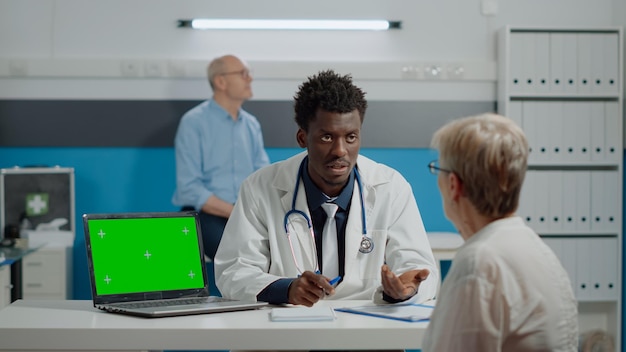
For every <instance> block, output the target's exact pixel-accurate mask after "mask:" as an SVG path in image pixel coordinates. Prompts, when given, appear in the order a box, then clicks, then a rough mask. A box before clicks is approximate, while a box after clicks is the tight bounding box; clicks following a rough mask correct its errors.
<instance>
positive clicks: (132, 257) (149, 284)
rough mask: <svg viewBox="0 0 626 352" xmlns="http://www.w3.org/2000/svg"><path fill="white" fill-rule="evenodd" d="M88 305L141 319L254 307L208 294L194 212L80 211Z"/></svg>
mask: <svg viewBox="0 0 626 352" xmlns="http://www.w3.org/2000/svg"><path fill="white" fill-rule="evenodd" d="M83 225H84V227H85V245H86V247H87V262H88V266H89V278H90V281H91V292H92V298H93V305H94V307H96V308H98V309H102V310H104V311H107V312H111V313H120V314H129V315H135V316H141V317H170V316H179V315H190V314H203V313H217V312H230V311H239V310H248V309H257V308H261V307H263V306H265V305H267V303H266V302H258V301H240V300H230V299H225V298H222V297H217V296H210V292H209V281H208V277H207V269H206V265H205V262H204V250H203V248H202V233H201V230H200V223H199V220H198V214H197V213H196V212H165V213H164V212H160V213H118V214H84V215H83Z"/></svg>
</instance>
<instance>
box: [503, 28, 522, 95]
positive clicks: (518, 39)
mask: <svg viewBox="0 0 626 352" xmlns="http://www.w3.org/2000/svg"><path fill="white" fill-rule="evenodd" d="M510 35H511V43H510V44H511V46H510V49H511V50H510V54H509V62H510V66H511V68H510V70H509V72H510V77H509V81H508V82H507V84H508V85H509V87H510V90H511V93H520V92H523V88H524V86H523V85H522V82H523V78H522V74H523V70H524V68H523V65H522V62H523V56H522V55H523V52H524V51H523V50H524V47H523V45H522V44H523V38H524V33H511V34H510Z"/></svg>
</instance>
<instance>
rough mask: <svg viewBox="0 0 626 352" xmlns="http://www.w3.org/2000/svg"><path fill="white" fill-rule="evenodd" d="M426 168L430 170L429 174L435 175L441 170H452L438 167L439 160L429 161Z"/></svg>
mask: <svg viewBox="0 0 626 352" xmlns="http://www.w3.org/2000/svg"><path fill="white" fill-rule="evenodd" d="M428 170H429V171H430V173H431V174H433V175H437V174H439V172H440V171H443V172H452V170H448V169H442V168H440V167H439V160H433V161H431V162H429V163H428Z"/></svg>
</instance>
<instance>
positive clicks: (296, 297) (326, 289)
mask: <svg viewBox="0 0 626 352" xmlns="http://www.w3.org/2000/svg"><path fill="white" fill-rule="evenodd" d="M329 281H330V279H328V278H327V277H325V276H324V275H320V274H316V273H314V272H312V271H305V272H304V273H303V274H302V275H300V277H298V278H297V279H295V280H293V281H292V282H291V285H289V293H288V294H289V303H291V304H301V305H303V306H307V307H312V306H313V305H314V304H315V303H317V302H318V301H319V300H320V299H322V297H324V296H326V295H333V294H335V288H334V287H333V286H331V285H330V284H329V283H328V282H329Z"/></svg>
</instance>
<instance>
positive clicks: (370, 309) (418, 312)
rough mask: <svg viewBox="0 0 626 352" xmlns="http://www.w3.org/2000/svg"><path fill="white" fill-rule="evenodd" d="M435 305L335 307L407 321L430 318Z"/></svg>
mask: <svg viewBox="0 0 626 352" xmlns="http://www.w3.org/2000/svg"><path fill="white" fill-rule="evenodd" d="M433 309H434V307H433V306H427V305H424V304H414V303H402V304H382V305H365V306H358V307H346V308H335V310H336V311H338V312H345V313H354V314H361V315H369V316H372V317H377V318H386V319H393V320H401V321H407V322H418V321H426V320H428V319H430V315H431V313H432V311H433Z"/></svg>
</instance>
